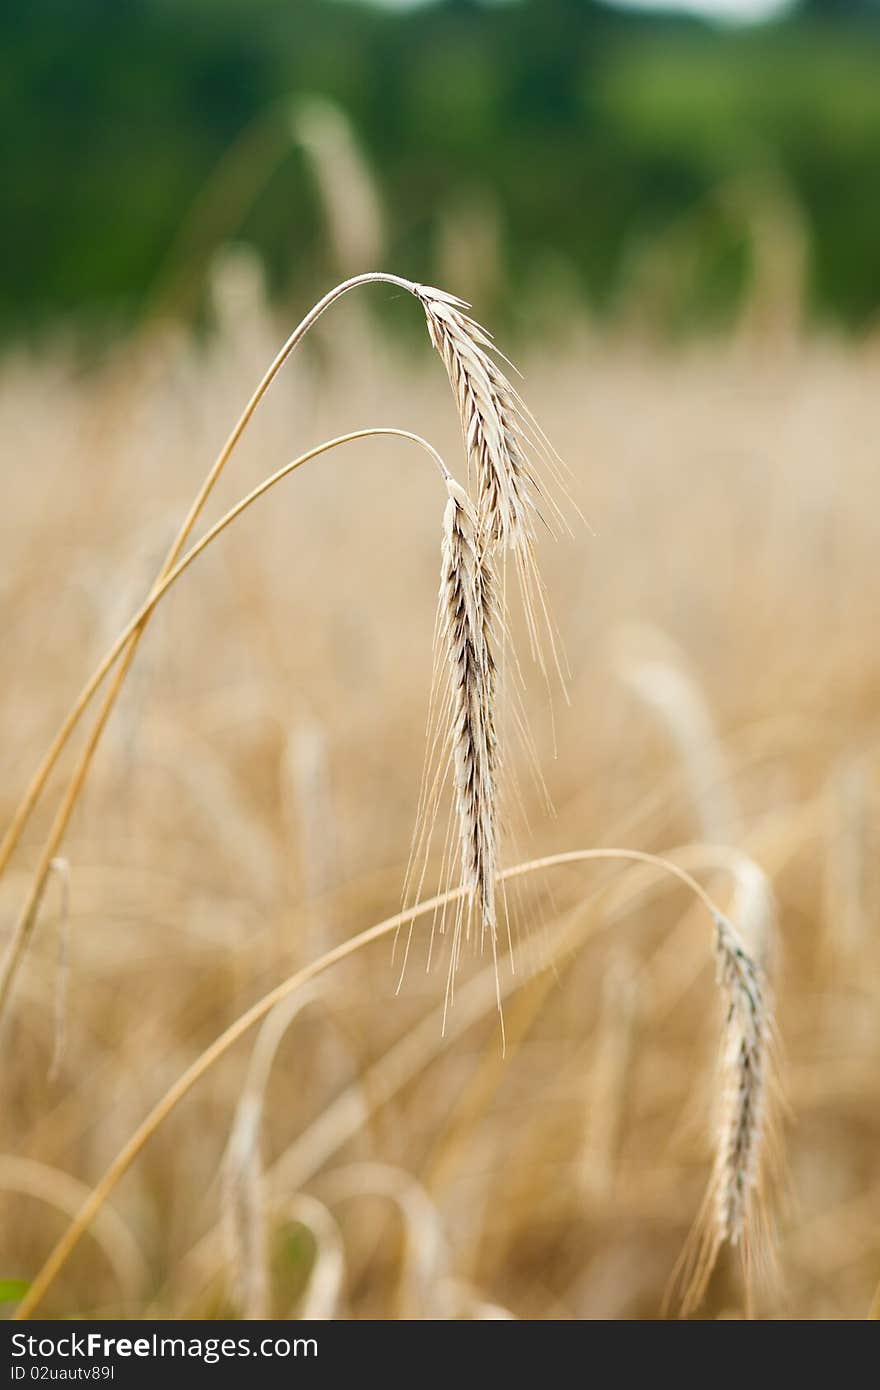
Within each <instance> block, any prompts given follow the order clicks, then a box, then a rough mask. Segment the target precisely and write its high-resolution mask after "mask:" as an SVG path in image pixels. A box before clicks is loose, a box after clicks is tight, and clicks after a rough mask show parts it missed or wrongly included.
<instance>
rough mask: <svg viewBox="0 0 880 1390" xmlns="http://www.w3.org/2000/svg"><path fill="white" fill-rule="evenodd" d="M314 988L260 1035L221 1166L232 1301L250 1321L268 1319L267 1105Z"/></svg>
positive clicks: (279, 1009)
mask: <svg viewBox="0 0 880 1390" xmlns="http://www.w3.org/2000/svg"><path fill="white" fill-rule="evenodd" d="M317 994H318V990H317V989H316V988H307V989H305V990H304V991H303V992H302V993H301V994H298V995H294V996H293V998H291V999H287V1000H285V1001H284V1002H283V1003H281V1004H279V1005H277V1006H276V1007H275V1008H274V1009H273V1010H272V1012H271V1013H270V1014H269V1015H268V1017H267V1018H266V1020H265V1022H264V1023H263V1026H262V1028H261V1029H260V1031H259V1033H258V1034H257V1040H256V1042H255V1043H254V1048H253V1052H252V1053H251V1059H250V1064H249V1066H248V1073H247V1079H246V1081H245V1085H244V1089H243V1091H242V1094H241V1097H240V1099H239V1102H238V1106H237V1107H236V1111H235V1118H234V1120H233V1123H232V1130H231V1132H230V1135H229V1142H228V1144H227V1146H226V1152H225V1153H224V1155H223V1161H222V1164H221V1197H220V1200H221V1205H222V1210H223V1226H224V1234H225V1238H226V1247H227V1257H228V1259H229V1263H230V1265H231V1267H232V1273H233V1280H234V1287H233V1300H234V1302H235V1304H236V1306H237V1307H239V1308H240V1309H241V1312H242V1316H243V1317H245V1318H247V1319H250V1320H259V1319H264V1318H267V1317H268V1316H269V1312H270V1308H269V1303H270V1288H269V1236H268V1212H267V1203H266V1193H265V1182H264V1174H263V1160H262V1152H261V1130H262V1125H263V1105H264V1101H265V1094H266V1086H267V1085H268V1081H269V1074H270V1072H271V1070H272V1064H273V1062H274V1060H275V1054H276V1053H277V1051H278V1048H279V1047H280V1045H281V1042H282V1040H283V1038H284V1035H285V1033H286V1032H287V1030H288V1028H289V1027H290V1025H291V1024H292V1023H293V1021H294V1019H295V1018H297V1017H298V1015H299V1014H300V1013H301V1012H302V1010H303V1009H304V1008H305V1007H306V1005H307V1004H309V1003H311V1001H312V1000H313V999H315V998H316V997H317Z"/></svg>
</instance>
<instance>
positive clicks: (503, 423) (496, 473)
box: [0, 271, 543, 1012]
mask: <svg viewBox="0 0 880 1390" xmlns="http://www.w3.org/2000/svg"><path fill="white" fill-rule="evenodd" d="M374 282H376V283H384V284H390V285H395V286H396V287H398V288H399V289H403V290H406V291H407V292H408V293H410V294H413V295H415V296H416V297H417V298H418V299H419V300H420V302H421V303H422V305H423V307H424V309H425V313H426V315H427V317H428V326H429V330H430V331H431V332H432V337H433V336H434V332H435V330H436V332H438V333H439V332H440V328H439V325H441V324H444V325H445V327H444V328H443V333H444V335H445V337H446V338H448V339H449V342H450V344H451V345H452V346H451V349H450V350H453V349H454V361H455V362H456V363H459V364H460V365H461V372H462V380H464V381H466V382H467V383H468V394H467V398H466V399H465V397H460V398H459V408H460V410H462V411H463V412H464V409H465V405H467V406H468V411H469V420H470V426H472V427H473V429H476V424H477V421H480V422H482V423H481V426H480V429H479V431H478V433H479V438H480V441H481V445H480V450H479V452H480V455H481V457H482V458H484V460H485V461H486V462H487V467H490V468H491V480H488V481H487V479H488V474H487V475H486V479H484V482H483V483H482V484H481V498H482V499H483V500H482V501H481V503H480V508H481V510H482V512H483V513H484V514H485V517H486V523H487V526H488V528H489V534H490V535H491V534H494V533H496V532H497V533H498V534H499V535H503V539H504V541H505V543H506V544H508V545H512V546H514V547H517V546H519V547H521V550H522V553H521V555H520V575H521V578H523V577H524V576H525V575H527V574H528V575H531V576H534V561H533V559H532V558H531V550H530V542H529V534H528V529H527V527H526V524H525V513H526V511H527V510H528V506H529V505H530V504H529V503H528V498H529V495H530V494H529V493H528V489H527V487H526V483H527V482H530V483H532V484H533V483H534V479H533V478H531V475H530V474H529V473H528V470H527V469H526V468H524V466H523V460H524V457H525V456H524V455H522V454H521V453H519V452H517V448H516V447H515V442H516V440H517V439H520V440H522V439H525V438H526V423H527V421H528V420H529V419H530V417H528V416H527V413H526V412H525V411H524V407H522V406H521V403H520V402H519V398H518V397H517V396H516V393H512V388H510V387H509V385H508V384H507V383H506V380H505V378H504V377H503V374H502V373H501V372H500V370H499V369H498V368H497V367H496V366H495V365H494V363H493V362H492V360H491V359H490V358H489V357H488V355H487V353H486V347H487V346H489V345H490V340H489V338H488V336H487V335H486V334H485V332H484V331H483V330H482V329H481V328H479V326H478V325H477V324H475V323H474V322H473V321H472V320H470V319H468V318H467V317H466V315H464V314H463V313H462V312H461V308H462V307H463V306H461V305H460V302H459V301H457V300H455V299H454V298H453V297H452V296H449V295H445V294H444V293H443V291H440V290H432V289H429V288H427V287H425V286H421V285H417V284H415V283H413V282H412V281H409V280H405V279H403V278H402V277H401V276H398V275H392V274H387V273H385V272H381V271H369V272H367V273H366V274H363V275H357V276H354V277H353V278H352V279H350V280H346V281H344V282H343V283H342V284H340V285H337V286H336V287H335V288H334V289H332V290H330V291H329V293H328V294H326V295H325V296H324V298H323V299H321V300H319V302H318V303H317V304H316V305H315V306H314V307H313V308H312V309H311V310H310V311H309V313H308V314H307V315H306V316H305V318H304V319H303V320H302V322H301V323H300V324H299V325H298V326H297V327H296V328H295V329H294V330H293V332H292V333H291V335H290V336H289V338H288V339H287V341H286V342H285V343H284V345H283V346H282V348H281V349H280V351H279V352H278V353H277V355H276V357H275V359H274V361H273V362H272V363H271V365H270V366H269V368H268V370H267V372H266V373H265V375H264V376H263V379H262V380H261V382H260V383H259V385H258V386H257V389H256V390H255V392H254V394H253V395H252V396H251V398H250V400H249V401H248V403H247V405H246V406H245V409H244V411H243V412H242V414H241V416H240V417H239V419H238V421H237V423H236V425H235V427H234V428H233V430H232V432H231V434H230V435H229V437H228V439H227V441H226V443H225V444H224V446H223V448H222V449H221V451H220V453H219V455H218V456H217V459H216V460H215V462H214V464H213V465H212V467H211V469H210V470H209V472H208V474H207V477H206V478H205V480H204V482H203V483H202V485H201V487H200V489H199V491H198V493H197V495H196V498H195V500H194V501H193V503H192V506H191V507H190V509H189V511H188V513H187V515H186V517H185V518H184V521H183V523H182V525H181V527H180V530H179V532H178V534H177V536H176V538H175V540H174V543H173V544H172V546H171V549H170V550H169V552H168V555H167V557H166V559H165V562H164V564H163V566H162V569H161V570H160V573H159V576H158V578H157V581H156V585H155V586H154V589H153V593H155V592H156V589H157V588H158V587H159V586H160V585H161V583H162V581H163V580H164V579H165V578H166V576H167V575H168V574H169V573H170V572H171V570H172V569H173V568H174V566H175V564H176V562H177V560H178V558H179V557H180V555H181V552H182V551H183V547H184V545H185V544H186V541H187V540H188V538H189V536H190V534H191V532H192V529H193V527H194V526H195V523H196V521H197V520H198V518H199V516H200V515H201V512H202V510H203V509H204V506H205V503H206V502H207V500H208V498H209V496H210V494H211V492H212V491H213V489H214V486H215V484H216V482H217V480H218V478H219V477H220V475H221V473H222V472H223V469H224V468H225V466H226V464H227V463H228V461H229V459H230V457H231V456H232V453H233V451H234V449H235V447H236V445H237V444H238V442H239V440H240V439H241V437H242V435H243V434H244V432H245V430H246V428H247V426H248V424H249V422H250V420H251V418H252V417H253V415H254V413H255V411H256V409H257V407H258V405H259V404H260V401H261V400H262V399H263V397H264V396H265V394H266V392H267V391H268V389H269V387H270V386H271V384H272V382H273V381H274V379H275V377H276V376H277V375H278V373H279V372H280V370H281V368H282V367H283V365H284V363H285V362H286V361H287V359H288V358H289V357H290V355H291V354H292V353H293V351H294V349H295V348H296V347H297V346H298V345H299V343H300V342H301V341H302V339H303V338H304V337H305V335H306V333H308V331H309V329H310V328H312V327H313V325H314V324H315V323H316V322H317V321H318V319H319V318H320V317H321V315H322V314H324V313H325V312H326V310H327V309H328V308H330V306H331V305H332V304H333V303H334V302H335V301H336V300H337V299H340V298H341V297H342V296H343V295H344V294H347V293H348V292H349V291H350V290H352V289H355V288H357V287H359V286H361V285H366V284H370V283H374ZM435 342H438V343H439V342H440V339H439V338H436V339H435ZM450 360H453V359H452V358H451V359H450ZM447 370H449V364H448V363H447ZM487 393H488V394H487ZM511 393H512V394H511ZM479 401H482V405H479V404H477V405H474V404H473V402H479ZM487 402H489V403H491V404H492V408H493V410H494V412H495V415H494V416H492V415H491V414H490V413H489V412H488V405H487ZM462 421H463V425H464V424H465V423H466V414H465V413H463V414H462ZM473 429H469V433H468V435H467V438H468V440H469V443H468V447H469V452H470V451H471V443H470V438H471V435H473ZM474 438H476V436H475V435H474ZM508 475H509V476H508ZM524 557H527V558H524ZM523 596H524V600H525V603H526V609H527V613H528V614H529V630H530V634H533V629H534V619H533V617H532V609H533V601H534V585H533V584H532V583H531V582H530V581H527V580H526V579H524V578H523ZM538 596H539V599H540V601H541V602H542V603H543V594H541V593H540V591H539V595H538ZM151 612H152V608H147V611H146V612H145V613H144V615H143V617H142V618H141V619H140V621H139V622H138V623H137V625H136V626H135V628H134V630H133V631H132V632H131V635H130V637H129V639H128V643H127V648H126V650H125V652H124V653H123V654H122V658H121V660H120V662H119V666H118V668H117V670H116V672H115V673H114V675H113V678H112V680H111V682H110V685H109V688H108V689H107V691H106V693H105V696H104V700H103V703H102V704H101V707H100V709H99V711H98V714H97V717H96V719H95V722H94V724H93V726H92V729H91V731H90V733H89V736H88V738H87V740H86V743H85V746H84V747H83V749H82V751H81V753H80V756H79V759H78V761H77V763H76V765H75V767H74V770H73V773H72V775H71V777H70V780H69V782H68V784H67V788H66V790H65V792H64V795H63V797H62V801H61V804H60V806H59V808H58V811H57V813H56V815H55V818H54V820H53V822H52V825H51V828H50V831H49V835H48V838H47V840H46V843H45V845H44V848H43V851H42V853H41V855H40V859H39V861H38V864H37V868H36V870H35V873H34V878H33V884H32V887H31V890H30V892H29V894H28V899H27V901H26V903H25V906H24V908H23V909H22V913H21V916H20V918H19V921H18V923H17V925H16V928H15V930H14V932H13V936H12V940H11V942H10V944H9V947H8V949H7V952H6V957H5V960H4V963H3V967H2V974H0V1012H2V1009H3V1007H4V1005H5V1001H6V998H7V997H8V994H9V990H10V987H11V983H12V979H13V976H14V973H15V971H16V969H17V966H18V963H19V961H20V960H21V957H22V953H23V950H24V947H25V945H26V943H27V939H28V937H29V935H30V932H31V930H32V928H33V923H34V921H35V920H36V914H37V911H38V909H39V904H40V901H41V898H42V895H43V891H44V889H45V885H46V881H47V878H48V875H49V871H50V866H51V862H52V860H53V859H54V858H55V857H56V856H57V853H58V850H59V847H60V845H61V842H62V840H63V838H64V835H65V832H66V830H67V826H68V824H69V821H70V818H71V815H72V814H73V809H74V807H75V805H76V802H77V800H78V799H79V795H80V792H81V791H82V788H83V786H84V784H85V780H86V778H87V776H88V773H89V769H90V767H91V763H92V759H93V757H94V754H95V752H96V750H97V747H98V744H99V743H100V741H101V736H102V734H103V732H104V729H105V727H106V725H107V721H108V720H109V718H110V714H111V713H112V710H113V707H114V705H115V703H116V700H117V698H118V696H119V693H120V691H121V689H122V686H123V684H124V682H125V678H126V676H127V674H128V671H129V669H130V667H131V664H132V662H133V660H134V656H135V653H136V651H137V647H138V644H139V642H140V639H141V637H142V636H143V632H144V629H145V627H146V624H147V622H148V621H149V617H150V614H151ZM532 645H533V648H534V647H535V645H536V644H535V640H534V636H532ZM90 694H91V692H89V694H88V695H86V696H84V697H83V696H81V697H80V699H79V700H77V702H76V704H75V705H74V707H73V709H72V710H71V711H70V713H69V714H68V715H67V717H66V719H65V720H64V722H63V724H62V725H61V728H60V729H59V731H58V733H57V734H56V735H55V738H54V739H53V741H52V743H51V745H50V747H49V749H48V751H47V753H46V754H45V756H44V758H43V761H42V762H41V764H40V766H39V767H38V769H37V771H36V773H35V774H34V776H33V778H32V779H31V782H30V784H29V786H28V788H27V790H26V791H25V794H24V796H23V798H22V800H21V802H20V803H19V806H18V808H17V810H16V812H15V814H14V816H13V819H12V822H11V824H10V826H9V828H8V830H7V832H6V835H5V836H4V839H3V841H2V843H0V874H2V873H3V871H4V869H5V867H6V865H7V863H8V862H9V859H10V857H11V855H12V853H13V852H14V850H15V848H16V846H17V844H18V842H19V840H20V838H21V834H22V831H23V830H24V827H25V825H26V824H27V821H28V818H29V816H30V814H31V812H32V810H33V808H34V806H35V805H36V803H37V800H38V799H39V797H40V795H41V793H42V791H43V789H44V787H45V785H46V782H47V780H48V778H49V776H50V774H51V772H52V770H53V768H54V767H55V765H56V763H57V761H58V758H59V757H60V755H61V753H62V751H63V749H64V747H65V746H66V744H67V741H68V739H69V738H70V735H71V733H72V732H73V730H74V728H75V727H76V724H77V722H78V721H79V718H80V716H81V714H82V713H83V710H84V708H85V704H86V703H87V701H88V698H90Z"/></svg>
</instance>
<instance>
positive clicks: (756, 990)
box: [715, 914, 771, 1253]
mask: <svg viewBox="0 0 880 1390" xmlns="http://www.w3.org/2000/svg"><path fill="white" fill-rule="evenodd" d="M715 949H716V956H717V971H718V984H719V986H720V988H721V991H722V994H723V997H724V1000H725V1003H726V1009H727V1017H726V1023H725V1035H724V1049H723V1060H722V1071H723V1092H722V1101H721V1110H720V1133H719V1143H718V1150H717V1158H716V1168H715V1220H716V1224H717V1231H718V1235H719V1238H720V1239H721V1240H722V1241H726V1242H727V1243H729V1244H730V1245H733V1246H739V1247H740V1249H742V1250H743V1252H744V1253H747V1251H746V1246H747V1244H748V1242H749V1239H750V1233H751V1229H752V1226H753V1221H754V1204H755V1202H756V1201H757V1200H758V1199H759V1184H760V1177H761V1166H762V1161H763V1157H764V1139H765V1127H766V1125H765V1122H766V1118H767V1116H766V1110H767V1092H768V1071H769V1050H770V1042H771V1027H770V1004H769V998H768V987H767V981H766V979H765V977H764V972H763V970H762V969H761V967H760V965H759V964H758V963H757V960H756V959H755V958H754V957H753V956H751V955H749V954H748V952H747V951H746V949H745V947H744V945H743V943H742V939H741V937H740V936H739V934H738V932H737V931H736V929H735V928H734V927H733V926H732V924H731V923H730V922H728V920H727V919H726V918H725V917H723V916H721V914H718V916H717V918H716V939H715Z"/></svg>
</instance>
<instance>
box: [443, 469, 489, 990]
mask: <svg viewBox="0 0 880 1390" xmlns="http://www.w3.org/2000/svg"><path fill="white" fill-rule="evenodd" d="M447 488H448V491H449V501H448V502H447V504H446V512H445V515H444V521H443V548H442V562H441V576H440V613H441V624H442V632H443V637H444V642H445V647H446V654H447V658H448V662H449V672H450V680H449V687H448V710H447V716H448V721H449V730H450V739H451V747H452V760H453V782H454V796H455V810H456V818H457V822H458V835H459V845H460V850H461V872H462V885H463V887H464V888H465V890H466V893H467V902H468V906H469V908H473V909H474V910H476V912H477V913H478V915H479V920H480V937H481V943H482V942H484V941H485V939H486V937H487V936H488V937H489V939H490V941H491V943H492V947H493V951H494V948H495V939H496V910H495V875H496V872H497V863H496V860H497V804H496V803H497V787H496V774H497V760H498V759H497V751H498V750H497V742H496V735H495V710H494V704H495V680H496V667H495V658H494V655H493V634H494V607H495V598H494V585H493V576H492V573H491V568H490V564H489V560H488V557H487V556H486V555H485V554H481V552H480V548H479V536H478V530H479V523H478V518H477V514H476V511H475V510H474V506H473V503H472V502H471V500H470V498H469V497H468V495H467V493H466V492H465V491H464V489H463V488H462V487H460V486H459V485H458V484H457V483H455V482H453V481H452V480H451V479H450V480H448V481H447ZM456 938H457V939H456V941H455V943H454V947H453V959H452V966H453V968H454V966H455V964H456V963H457V959H458V949H459V945H460V931H457V933H456Z"/></svg>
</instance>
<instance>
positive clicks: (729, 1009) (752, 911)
mask: <svg viewBox="0 0 880 1390" xmlns="http://www.w3.org/2000/svg"><path fill="white" fill-rule="evenodd" d="M743 870H744V872H743V877H742V880H741V882H740V884H739V886H738V891H737V895H736V899H735V905H736V904H739V905H740V908H741V910H742V911H743V913H744V915H743V916H742V918H741V922H742V931H740V930H739V929H738V928H737V927H735V926H734V925H733V923H732V922H731V921H730V919H729V918H728V917H726V916H725V915H724V914H723V913H722V912H718V911H715V912H713V916H714V918H715V959H716V978H717V982H718V987H719V989H720V991H721V996H722V1000H723V1004H724V1011H725V1013H724V1033H723V1040H722V1050H721V1069H720V1073H721V1074H720V1087H719V1102H718V1111H717V1121H716V1123H717V1136H718V1137H717V1143H716V1149H715V1162H714V1165H713V1169H712V1178H711V1181H710V1183H709V1190H708V1193H707V1201H706V1205H705V1207H704V1211H703V1214H702V1217H701V1220H700V1223H699V1225H698V1227H697V1230H696V1232H695V1236H696V1240H695V1242H691V1243H689V1247H686V1250H685V1255H684V1260H683V1263H682V1265H681V1266H680V1271H681V1272H682V1273H683V1274H684V1297H683V1299H682V1314H683V1315H684V1316H687V1315H688V1314H689V1313H691V1312H693V1310H694V1309H695V1308H696V1307H697V1306H698V1304H699V1303H700V1301H701V1299H702V1297H703V1295H704V1293H705V1291H706V1287H707V1285H708V1283H709V1278H710V1276H711V1274H712V1270H713V1269H714V1267H715V1263H716V1261H717V1259H718V1255H719V1253H720V1251H721V1248H722V1246H724V1245H729V1246H731V1247H732V1248H733V1249H734V1250H735V1251H737V1252H738V1254H739V1256H740V1260H741V1263H742V1266H743V1275H744V1281H745V1292H746V1305H747V1307H749V1308H750V1305H751V1295H752V1277H753V1274H754V1272H755V1266H756V1265H758V1264H764V1263H766V1262H768V1261H769V1259H770V1258H771V1257H772V1253H773V1247H772V1241H771V1239H770V1233H769V1230H768V1225H767V1219H766V1211H765V1206H764V1201H763V1198H764V1190H763V1189H764V1179H765V1173H766V1169H767V1166H768V1160H769V1158H770V1157H771V1156H772V1152H773V1144H774V1131H775V1116H774V1110H773V1101H774V1095H775V1090H774V1081H775V1077H774V1047H773V1043H774V1029H773V1009H772V998H771V990H770V983H769V980H768V977H767V974H766V968H765V962H767V963H769V962H770V961H771V960H772V955H773V940H772V931H773V925H774V916H775V908H774V903H773V895H772V892H771V890H770V886H769V884H768V883H767V881H766V878H765V876H764V874H763V873H762V871H761V870H760V869H759V868H758V866H757V865H755V864H753V863H752V861H750V860H745V859H744V861H743ZM737 872H738V876H739V872H740V871H739V870H738V871H737ZM746 941H748V946H747V945H746Z"/></svg>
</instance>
